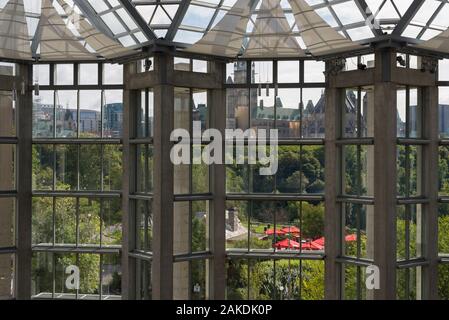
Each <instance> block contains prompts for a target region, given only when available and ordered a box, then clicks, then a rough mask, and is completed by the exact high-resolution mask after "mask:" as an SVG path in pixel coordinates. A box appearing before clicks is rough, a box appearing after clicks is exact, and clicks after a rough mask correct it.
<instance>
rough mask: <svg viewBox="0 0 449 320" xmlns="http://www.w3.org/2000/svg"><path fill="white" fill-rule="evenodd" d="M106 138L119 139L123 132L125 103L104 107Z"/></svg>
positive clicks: (110, 104)
mask: <svg viewBox="0 0 449 320" xmlns="http://www.w3.org/2000/svg"><path fill="white" fill-rule="evenodd" d="M103 129H104V136H105V137H110V138H119V137H121V136H122V132H123V103H109V104H106V105H105V106H104V123H103Z"/></svg>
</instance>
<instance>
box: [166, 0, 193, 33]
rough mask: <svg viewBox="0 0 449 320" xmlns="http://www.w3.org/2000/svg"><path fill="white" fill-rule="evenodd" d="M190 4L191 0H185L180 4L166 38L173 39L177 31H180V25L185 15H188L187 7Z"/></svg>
mask: <svg viewBox="0 0 449 320" xmlns="http://www.w3.org/2000/svg"><path fill="white" fill-rule="evenodd" d="M189 5H190V0H184V1H182V2H181V4H180V5H179V8H178V11H177V12H176V15H175V17H174V18H173V21H172V23H171V26H170V28H169V29H168V31H167V34H166V35H165V39H167V40H173V39H174V37H175V35H176V32H177V31H178V28H179V26H180V25H181V22H182V20H183V19H184V16H185V15H186V12H187V8H188V7H189Z"/></svg>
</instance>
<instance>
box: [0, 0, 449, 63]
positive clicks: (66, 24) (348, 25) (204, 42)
mask: <svg viewBox="0 0 449 320" xmlns="http://www.w3.org/2000/svg"><path fill="white" fill-rule="evenodd" d="M448 18H449V2H448V1H447V0H0V54H1V56H2V57H4V58H16V59H17V58H19V59H40V60H64V59H74V60H76V59H98V58H114V57H118V56H123V55H127V54H132V53H133V52H134V51H135V50H139V49H140V48H142V47H145V46H148V45H150V44H151V43H153V42H154V41H156V40H157V39H160V40H158V41H160V42H167V43H168V44H171V45H176V46H177V47H178V48H179V49H181V50H188V51H192V52H198V53H206V54H216V55H223V56H229V57H236V56H247V57H255V56H262V55H263V56H266V57H268V56H269V57H283V56H302V55H306V54H312V55H316V56H319V55H324V54H331V53H335V52H338V51H348V50H353V49H355V48H358V47H360V46H361V45H366V44H369V43H370V42H372V41H377V40H378V39H380V38H385V37H386V36H388V35H391V36H394V37H395V38H397V39H402V40H404V41H406V42H408V43H409V44H410V45H418V46H421V47H426V48H431V49H433V50H440V51H441V50H446V48H447V47H448V45H444V46H442V45H441V41H444V42H447V41H448V38H449V35H448V34H446V33H445V31H446V30H448V27H449V19H448ZM432 39H433V40H432ZM428 40H431V41H433V43H432V42H430V41H429V43H427V41H428ZM445 53H449V52H445Z"/></svg>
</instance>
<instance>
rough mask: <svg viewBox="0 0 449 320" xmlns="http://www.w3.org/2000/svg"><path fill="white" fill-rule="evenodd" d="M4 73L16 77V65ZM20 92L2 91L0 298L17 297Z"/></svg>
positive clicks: (6, 67) (4, 65)
mask: <svg viewBox="0 0 449 320" xmlns="http://www.w3.org/2000/svg"><path fill="white" fill-rule="evenodd" d="M0 69H1V74H2V75H5V76H13V75H15V73H16V65H15V64H10V63H0ZM16 100H17V93H16V92H15V93H13V92H11V91H0V115H1V116H0V221H1V223H0V300H5V299H13V298H14V297H15V294H14V291H15V288H14V286H15V252H16V215H17V211H16V195H17V181H16V176H17V174H16V173H17V148H18V147H17V142H18V139H17V137H18V131H19V130H20V129H18V128H17V108H16Z"/></svg>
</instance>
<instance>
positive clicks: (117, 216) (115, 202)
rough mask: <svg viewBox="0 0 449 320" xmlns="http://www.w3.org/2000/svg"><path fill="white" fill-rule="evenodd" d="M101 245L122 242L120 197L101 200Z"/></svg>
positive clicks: (119, 243)
mask: <svg viewBox="0 0 449 320" xmlns="http://www.w3.org/2000/svg"><path fill="white" fill-rule="evenodd" d="M101 204H102V208H101V210H102V234H101V244H102V246H108V245H119V246H120V245H121V243H122V211H121V209H122V206H121V201H120V199H104V200H102V203H101Z"/></svg>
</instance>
